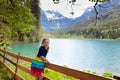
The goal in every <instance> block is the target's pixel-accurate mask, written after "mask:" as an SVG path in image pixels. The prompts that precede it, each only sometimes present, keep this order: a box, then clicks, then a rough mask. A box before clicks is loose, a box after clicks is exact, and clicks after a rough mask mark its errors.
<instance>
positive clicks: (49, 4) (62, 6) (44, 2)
mask: <svg viewBox="0 0 120 80" xmlns="http://www.w3.org/2000/svg"><path fill="white" fill-rule="evenodd" d="M67 1H70V0H60V3H59V4H54V3H53V0H40V7H41V9H42V10H44V11H47V10H54V11H58V12H59V13H61V14H62V15H63V16H65V17H68V18H76V17H79V16H81V15H82V13H83V12H84V11H85V10H86V9H87V8H88V7H92V6H93V5H94V3H93V2H89V0H76V3H75V5H73V6H72V7H73V12H74V15H72V14H70V13H71V12H72V9H71V4H70V3H68V2H67Z"/></svg>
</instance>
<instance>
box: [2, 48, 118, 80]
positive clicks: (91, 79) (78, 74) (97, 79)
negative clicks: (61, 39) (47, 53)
mask: <svg viewBox="0 0 120 80" xmlns="http://www.w3.org/2000/svg"><path fill="white" fill-rule="evenodd" d="M6 55H9V56H12V57H14V58H16V62H14V61H12V59H9V58H8V57H6ZM0 56H1V57H2V58H3V60H0V63H2V64H3V65H4V66H5V67H6V68H7V69H8V70H9V71H10V73H11V74H12V75H13V76H14V77H15V78H16V80H24V78H22V77H21V76H20V75H18V73H17V71H18V68H19V69H21V70H23V71H25V72H26V73H29V74H30V75H31V76H33V75H32V74H31V73H30V70H29V69H27V68H26V67H24V66H22V65H20V64H19V63H18V61H19V60H24V61H27V62H30V63H31V62H32V60H33V59H31V58H27V57H24V56H20V55H16V54H13V53H11V52H8V51H5V50H2V49H0ZM6 60H7V61H8V62H10V63H12V64H13V65H14V66H15V67H16V69H15V71H13V70H12V69H10V68H9V67H8V65H7V63H6ZM46 68H49V69H52V70H54V71H57V72H60V73H63V74H65V75H68V76H72V77H75V78H78V79H80V80H113V79H111V78H105V77H102V76H98V75H93V74H90V73H86V72H82V71H78V70H74V69H70V68H66V67H62V66H58V65H55V64H52V63H47V64H46ZM44 78H45V80H50V79H49V78H47V77H44ZM117 80H119V79H117Z"/></svg>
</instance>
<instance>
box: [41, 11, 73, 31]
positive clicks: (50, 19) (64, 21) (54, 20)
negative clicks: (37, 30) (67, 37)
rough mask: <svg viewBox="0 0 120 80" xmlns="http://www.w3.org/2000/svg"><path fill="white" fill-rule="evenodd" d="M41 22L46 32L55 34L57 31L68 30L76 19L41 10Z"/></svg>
mask: <svg viewBox="0 0 120 80" xmlns="http://www.w3.org/2000/svg"><path fill="white" fill-rule="evenodd" d="M40 19H41V22H42V27H43V29H44V30H46V31H48V32H53V31H57V30H62V29H65V28H68V26H70V24H71V23H72V22H73V21H74V19H71V18H67V17H65V16H63V15H62V14H60V13H59V12H56V11H53V10H48V11H43V10H41V18H40Z"/></svg>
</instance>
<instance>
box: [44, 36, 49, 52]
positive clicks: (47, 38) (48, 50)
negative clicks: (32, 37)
mask: <svg viewBox="0 0 120 80" xmlns="http://www.w3.org/2000/svg"><path fill="white" fill-rule="evenodd" d="M45 40H49V38H43V39H42V44H43V43H44V42H45ZM47 51H49V47H48V48H47Z"/></svg>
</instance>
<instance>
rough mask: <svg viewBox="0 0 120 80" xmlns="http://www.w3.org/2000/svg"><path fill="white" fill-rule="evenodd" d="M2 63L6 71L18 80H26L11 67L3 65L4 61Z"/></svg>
mask: <svg viewBox="0 0 120 80" xmlns="http://www.w3.org/2000/svg"><path fill="white" fill-rule="evenodd" d="M0 63H2V64H3V65H4V66H5V67H6V69H7V70H8V71H9V72H10V73H11V74H12V75H13V76H14V77H15V78H16V79H17V80H24V78H22V77H21V76H20V75H18V74H16V73H15V72H14V71H13V70H12V69H10V68H9V66H8V65H7V64H6V63H3V62H2V61H0Z"/></svg>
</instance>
